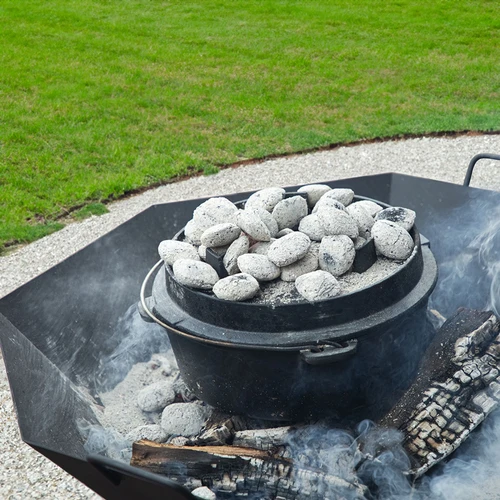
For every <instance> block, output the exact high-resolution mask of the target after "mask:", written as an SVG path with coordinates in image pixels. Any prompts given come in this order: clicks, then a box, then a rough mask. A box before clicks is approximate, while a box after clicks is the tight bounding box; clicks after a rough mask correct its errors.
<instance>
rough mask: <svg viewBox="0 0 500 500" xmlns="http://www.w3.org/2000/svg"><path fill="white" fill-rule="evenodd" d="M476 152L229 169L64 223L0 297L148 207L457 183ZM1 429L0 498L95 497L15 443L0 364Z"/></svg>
mask: <svg viewBox="0 0 500 500" xmlns="http://www.w3.org/2000/svg"><path fill="white" fill-rule="evenodd" d="M478 153H497V154H498V153H500V135H474V136H462V137H454V138H421V139H409V140H404V141H403V140H402V141H388V142H382V143H373V144H361V145H357V146H350V147H339V148H337V149H333V150H331V151H324V152H318V153H311V154H306V155H300V156H299V155H297V156H292V157H287V158H280V159H275V160H268V161H265V162H261V163H256V164H249V165H245V166H241V167H238V168H230V169H226V170H223V171H221V172H220V173H219V174H217V175H214V176H209V177H196V178H192V179H189V180H186V181H182V182H178V183H175V184H169V185H166V186H162V187H159V188H156V189H152V190H150V191H147V192H145V193H143V194H140V195H137V196H134V197H131V198H128V199H125V200H122V201H118V202H115V203H113V204H111V205H109V207H108V208H109V210H110V213H109V214H105V215H102V216H100V217H91V218H89V219H86V220H84V221H83V222H79V223H73V224H70V225H68V226H67V227H65V228H64V229H63V230H61V231H59V232H57V233H55V234H52V235H50V236H47V237H45V238H43V239H41V240H39V241H36V242H35V243H32V244H30V245H27V246H25V247H23V248H20V249H18V250H16V251H14V252H12V253H10V254H8V255H6V256H4V257H0V276H1V280H0V297H3V296H4V295H6V294H8V293H9V292H11V291H13V290H15V289H16V288H17V287H19V286H21V285H22V284H23V283H26V282H27V281H29V280H30V279H32V278H34V277H35V276H37V275H39V274H41V273H43V272H44V271H46V270H47V269H49V268H51V267H52V266H54V265H55V264H57V263H58V262H60V261H62V260H64V259H65V258H66V257H68V256H70V255H71V254H73V253H75V252H77V251H78V250H80V249H81V248H83V247H84V246H86V245H88V244H89V243H91V242H92V241H94V240H95V239H97V238H98V237H100V236H102V235H103V234H105V233H107V232H109V231H110V230H112V229H113V228H115V227H117V226H118V225H120V224H122V223H123V222H124V221H126V220H128V219H129V218H131V217H133V216H134V215H136V214H137V213H139V212H141V211H143V210H144V209H146V208H147V207H149V206H150V205H152V204H155V203H165V202H169V201H177V200H184V199H190V198H198V197H204V196H213V195H222V194H228V193H232V192H239V191H248V190H252V189H260V188H262V187H266V186H273V185H275V186H286V185H294V184H301V183H311V182H320V181H328V180H334V179H342V178H348V177H357V176H363V175H372V174H379V173H384V172H398V173H404V174H409V175H414V176H419V177H428V178H432V179H438V180H443V181H448V182H453V183H458V184H461V183H462V182H463V178H464V175H465V171H466V168H467V165H468V162H469V160H470V159H471V158H472V156H474V155H475V154H478ZM472 185H473V186H476V187H483V188H486V189H494V190H500V163H499V162H490V161H486V160H483V161H482V162H480V163H479V164H478V166H477V167H476V172H475V173H474V176H473V179H472ZM0 422H1V428H0V464H1V465H0V498H5V499H16V500H17V499H19V500H20V499H26V498H43V497H46V498H50V499H55V500H57V499H64V500H66V499H97V498H100V497H98V496H97V495H96V494H95V493H93V492H91V491H90V490H89V489H87V488H86V487H85V486H83V485H82V484H80V483H79V482H78V481H76V480H75V479H73V478H71V477H70V476H69V475H67V474H66V473H65V472H63V471H62V470H61V469H59V468H58V467H56V466H55V465H53V464H52V463H51V462H49V461H48V460H46V459H45V458H43V457H42V456H41V455H39V454H38V453H36V452H35V451H33V450H32V449H31V448H29V447H28V446H27V445H25V444H24V443H22V441H21V440H20V438H19V430H18V427H17V420H16V417H15V413H14V409H13V404H12V401H11V398H10V392H9V386H8V382H7V379H6V374H5V369H4V366H3V361H0Z"/></svg>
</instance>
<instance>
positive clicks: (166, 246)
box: [158, 240, 200, 266]
mask: <svg viewBox="0 0 500 500" xmlns="http://www.w3.org/2000/svg"><path fill="white" fill-rule="evenodd" d="M158 254H159V255H160V257H161V258H162V259H163V261H164V262H165V263H166V264H168V265H169V266H172V265H173V264H174V262H175V261H176V260H179V259H193V260H200V257H199V255H198V251H197V250H196V248H195V247H194V246H193V245H191V243H186V242H185V241H177V240H164V241H162V242H161V243H160V244H159V245H158Z"/></svg>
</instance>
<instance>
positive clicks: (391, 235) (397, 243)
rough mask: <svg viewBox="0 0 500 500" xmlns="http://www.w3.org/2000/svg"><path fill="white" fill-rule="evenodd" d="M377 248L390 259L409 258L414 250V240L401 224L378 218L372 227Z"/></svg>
mask: <svg viewBox="0 0 500 500" xmlns="http://www.w3.org/2000/svg"><path fill="white" fill-rule="evenodd" d="M372 236H373V240H374V243H375V249H376V250H377V252H378V253H379V254H380V255H383V256H384V257H387V258H389V259H397V260H404V259H407V258H408V257H409V256H410V255H411V252H412V251H413V247H414V242H413V239H412V237H411V236H410V233H409V232H408V231H407V230H406V229H404V228H403V227H402V226H400V225H399V224H396V223H395V222H391V221H388V220H378V221H376V222H375V224H374V225H373V227H372Z"/></svg>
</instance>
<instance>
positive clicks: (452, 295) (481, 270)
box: [426, 192, 500, 317]
mask: <svg viewBox="0 0 500 500" xmlns="http://www.w3.org/2000/svg"><path fill="white" fill-rule="evenodd" d="M426 233H428V234H426V236H428V237H429V239H430V241H431V249H432V251H433V252H434V254H435V255H436V257H437V260H438V262H439V277H438V283H437V286H436V289H435V290H434V293H433V294H432V296H431V299H430V302H429V304H430V307H431V308H433V309H436V310H438V311H439V312H440V313H441V314H442V315H444V316H445V317H448V316H450V315H451V314H453V313H454V312H455V311H456V310H457V308H458V307H469V308H471V309H489V310H492V311H493V312H494V313H495V314H496V315H497V316H498V315H499V312H500V205H499V204H498V194H497V193H494V195H490V194H489V193H488V192H482V193H481V195H479V196H477V195H476V197H475V198H471V199H470V200H469V202H468V203H467V205H465V206H460V207H458V208H455V209H453V210H451V211H450V212H448V213H441V214H434V217H433V218H432V219H431V221H430V223H428V225H427V227H426Z"/></svg>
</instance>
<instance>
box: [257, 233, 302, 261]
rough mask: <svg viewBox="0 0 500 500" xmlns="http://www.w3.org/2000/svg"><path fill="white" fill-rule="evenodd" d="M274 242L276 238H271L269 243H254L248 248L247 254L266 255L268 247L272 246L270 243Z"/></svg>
mask: <svg viewBox="0 0 500 500" xmlns="http://www.w3.org/2000/svg"><path fill="white" fill-rule="evenodd" d="M292 232H293V231H292ZM274 241H276V238H271V239H270V240H269V241H258V242H257V243H254V244H253V245H252V246H251V247H250V249H249V250H248V252H249V253H259V254H261V255H267V252H268V251H269V247H270V246H271V245H272V243H273V242H274Z"/></svg>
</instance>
